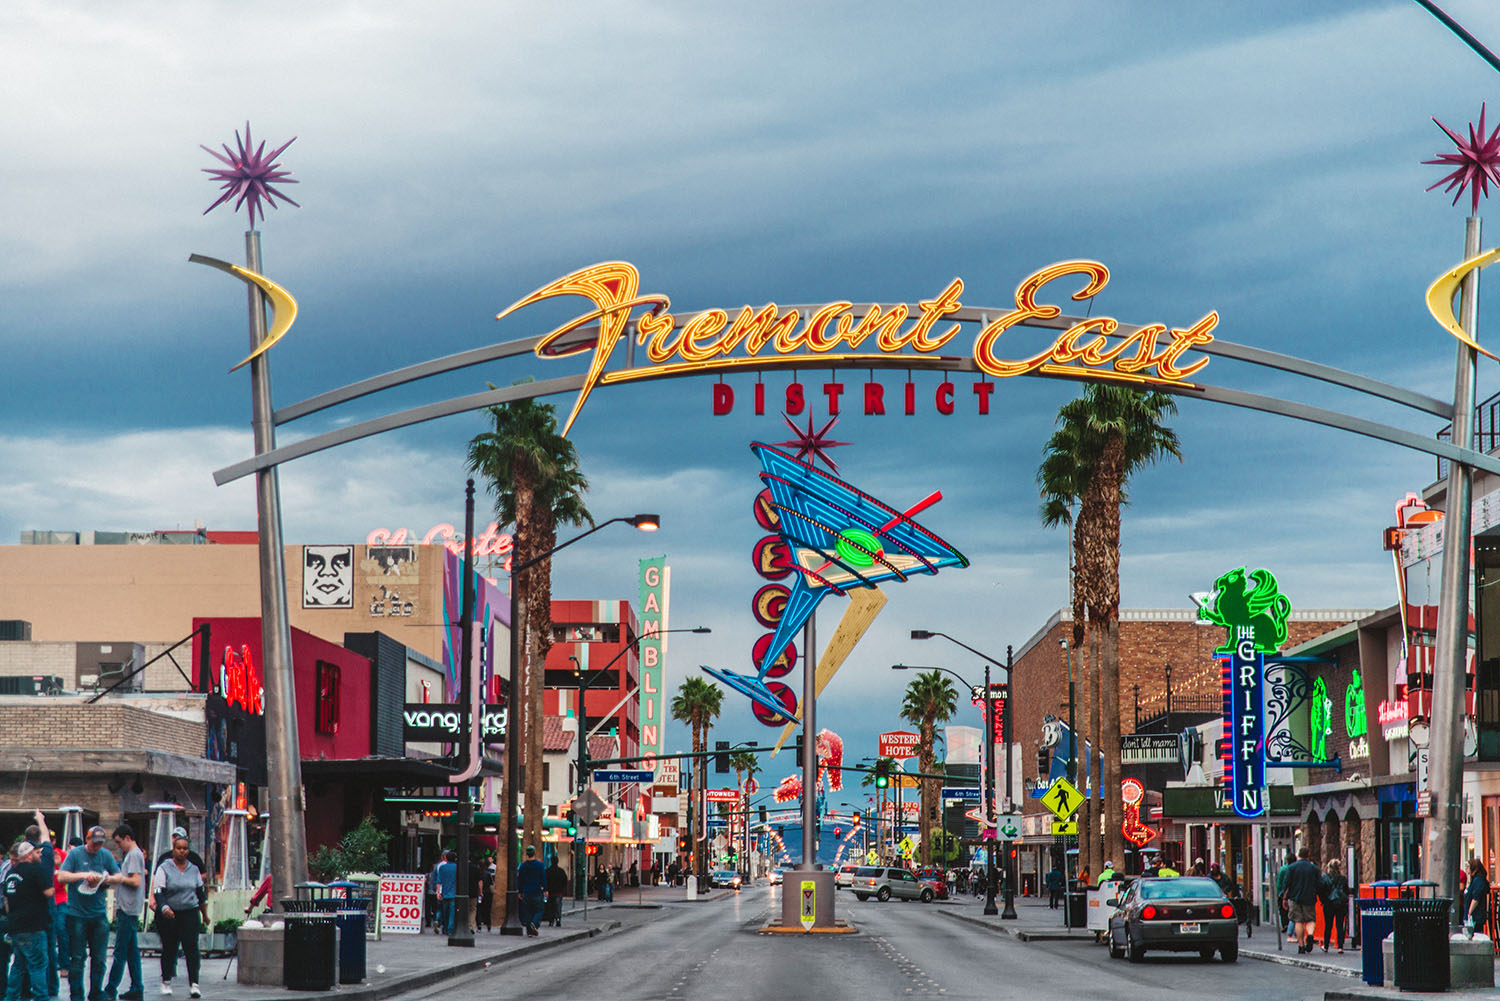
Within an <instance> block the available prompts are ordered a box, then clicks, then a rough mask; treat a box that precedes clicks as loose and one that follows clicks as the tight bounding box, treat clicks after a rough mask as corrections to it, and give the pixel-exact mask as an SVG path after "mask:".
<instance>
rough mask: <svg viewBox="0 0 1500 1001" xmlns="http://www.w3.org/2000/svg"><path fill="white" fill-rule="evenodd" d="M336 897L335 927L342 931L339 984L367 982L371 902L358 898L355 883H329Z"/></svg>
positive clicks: (340, 934)
mask: <svg viewBox="0 0 1500 1001" xmlns="http://www.w3.org/2000/svg"><path fill="white" fill-rule="evenodd" d="M328 888H329V889H330V890H332V891H334V893H335V894H336V896H335V897H334V898H333V900H334V901H335V902H336V904H337V909H336V910H335V911H334V916H335V923H336V924H337V926H338V930H339V983H341V984H357V983H361V982H362V981H363V980H364V979H365V922H366V919H367V917H368V905H369V901H368V900H367V899H366V898H364V897H361V896H356V891H358V890H359V886H358V885H357V884H355V883H349V882H338V883H329V884H328Z"/></svg>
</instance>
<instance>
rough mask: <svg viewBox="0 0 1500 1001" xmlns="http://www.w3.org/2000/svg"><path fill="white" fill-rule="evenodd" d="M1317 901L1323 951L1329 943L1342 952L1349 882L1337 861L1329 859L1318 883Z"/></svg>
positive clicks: (1347, 921) (1347, 920)
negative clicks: (1320, 910)
mask: <svg viewBox="0 0 1500 1001" xmlns="http://www.w3.org/2000/svg"><path fill="white" fill-rule="evenodd" d="M1318 900H1319V902H1321V903H1322V905H1323V951H1324V952H1327V951H1328V944H1329V942H1330V941H1332V942H1333V943H1335V944H1336V945H1337V946H1338V950H1339V952H1343V951H1344V928H1345V926H1346V925H1347V924H1348V923H1349V880H1348V877H1346V876H1345V875H1344V867H1343V865H1342V863H1340V862H1339V860H1338V859H1329V860H1328V864H1327V865H1326V866H1324V867H1323V878H1322V879H1321V880H1319V881H1318Z"/></svg>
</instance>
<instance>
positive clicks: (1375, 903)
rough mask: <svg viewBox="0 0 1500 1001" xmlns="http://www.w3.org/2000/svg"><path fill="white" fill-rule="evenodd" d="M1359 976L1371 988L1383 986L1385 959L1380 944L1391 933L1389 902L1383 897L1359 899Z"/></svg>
mask: <svg viewBox="0 0 1500 1001" xmlns="http://www.w3.org/2000/svg"><path fill="white" fill-rule="evenodd" d="M1354 903H1355V906H1357V907H1358V908H1359V958H1360V976H1361V977H1362V978H1363V979H1364V982H1365V983H1367V984H1369V985H1370V986H1371V987H1381V986H1383V985H1384V984H1385V957H1384V955H1383V954H1382V953H1381V945H1380V944H1381V943H1382V942H1384V941H1385V937H1386V936H1387V935H1389V934H1390V933H1391V901H1390V900H1387V899H1385V898H1384V897H1359V898H1358V899H1356V900H1355V901H1354Z"/></svg>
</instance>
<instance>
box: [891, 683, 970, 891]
mask: <svg viewBox="0 0 1500 1001" xmlns="http://www.w3.org/2000/svg"><path fill="white" fill-rule="evenodd" d="M957 709H958V692H956V691H955V690H954V688H953V682H951V681H949V680H948V679H947V678H945V677H944V676H943V672H941V671H923V672H922V673H921V674H919V675H917V676H916V677H915V678H913V679H912V682H911V684H909V685H907V686H906V697H905V698H903V699H902V700H901V718H902V719H904V720H906V721H907V722H908V723H910V724H912V725H913V726H915V727H916V728H917V768H918V770H920V771H922V772H925V773H928V774H931V772H932V770H933V765H934V763H935V762H936V760H937V754H936V749H935V748H934V746H933V745H934V744H935V743H936V741H937V725H938V724H939V723H946V722H947V721H948V720H950V719H952V718H953V713H954V712H955V711H956V710H957ZM936 781H937V780H936V779H921V780H920V788H921V790H922V805H921V811H922V819H921V821H920V822H919V823H918V825H917V829H918V830H925V829H926V826H927V824H928V821H929V817H930V816H931V813H932V806H933V804H934V803H935V802H936V800H937V796H936V795H935V793H934V790H935V789H937V788H938V787H937V786H936V785H935V783H936ZM931 863H932V839H931V838H923V839H922V864H923V865H930V864H931Z"/></svg>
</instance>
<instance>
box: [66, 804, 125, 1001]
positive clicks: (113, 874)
mask: <svg viewBox="0 0 1500 1001" xmlns="http://www.w3.org/2000/svg"><path fill="white" fill-rule="evenodd" d="M108 840H109V835H108V834H106V833H104V828H102V827H100V826H98V825H97V824H96V825H95V826H93V827H91V828H89V836H88V841H87V843H85V844H83V845H80V846H79V847H77V848H74V849H73V850H72V851H70V852H68V857H67V858H65V859H63V864H62V869H61V870H60V871H59V872H58V874H57V875H58V878H59V879H61V880H62V881H63V882H64V883H66V884H68V890H69V893H68V903H67V917H68V941H69V942H70V943H71V945H72V950H71V955H70V956H69V964H68V995H69V997H71V998H72V1001H84V989H83V961H84V957H85V956H87V957H88V963H89V986H88V997H89V999H90V1001H98V999H99V998H101V997H102V996H103V990H104V954H105V953H106V952H107V951H108V949H109V918H108V917H106V916H105V910H104V900H105V895H104V894H103V893H102V892H100V891H102V890H103V889H104V888H105V887H106V886H114V885H115V884H116V883H118V882H119V881H120V864H119V863H118V862H116V861H115V857H114V856H113V855H111V854H110V853H109V852H108V851H107V850H105V847H104V843H105V842H106V841H108Z"/></svg>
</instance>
